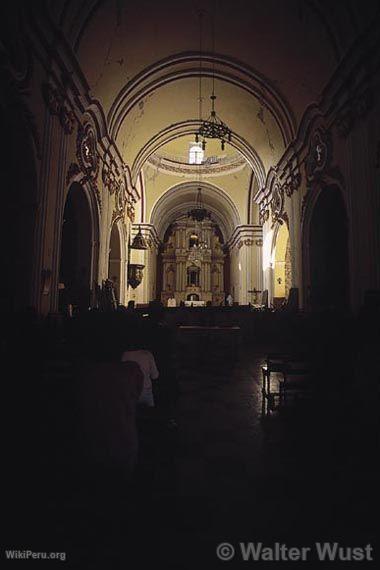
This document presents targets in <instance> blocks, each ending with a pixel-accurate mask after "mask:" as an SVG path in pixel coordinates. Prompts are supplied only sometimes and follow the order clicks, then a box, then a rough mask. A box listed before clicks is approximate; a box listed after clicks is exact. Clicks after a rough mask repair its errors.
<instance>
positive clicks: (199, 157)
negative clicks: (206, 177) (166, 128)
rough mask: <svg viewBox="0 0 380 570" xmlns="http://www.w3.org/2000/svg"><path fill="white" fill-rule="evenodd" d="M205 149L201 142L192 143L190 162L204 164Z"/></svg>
mask: <svg viewBox="0 0 380 570" xmlns="http://www.w3.org/2000/svg"><path fill="white" fill-rule="evenodd" d="M203 157H204V151H203V149H202V145H201V143H191V145H190V149H189V164H202V162H203Z"/></svg>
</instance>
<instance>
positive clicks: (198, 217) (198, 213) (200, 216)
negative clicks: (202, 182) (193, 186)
mask: <svg viewBox="0 0 380 570" xmlns="http://www.w3.org/2000/svg"><path fill="white" fill-rule="evenodd" d="M188 216H189V217H190V218H192V219H193V220H194V221H195V222H203V221H204V220H205V219H206V218H207V219H210V218H211V214H210V212H209V211H208V210H206V208H205V207H204V205H203V201H202V189H201V187H199V188H198V191H197V197H196V200H195V208H193V209H192V210H190V212H188Z"/></svg>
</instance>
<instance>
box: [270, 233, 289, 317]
mask: <svg viewBox="0 0 380 570" xmlns="http://www.w3.org/2000/svg"><path fill="white" fill-rule="evenodd" d="M273 253H274V256H273V258H274V263H273V279H274V283H273V305H274V306H275V307H279V306H280V305H281V304H282V303H283V302H284V301H285V299H286V298H287V297H288V295H289V289H290V287H291V262H290V241H289V230H288V227H287V225H286V224H282V225H281V226H280V227H279V229H278V232H277V236H276V243H275V248H274V252H273Z"/></svg>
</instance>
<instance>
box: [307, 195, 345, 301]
mask: <svg viewBox="0 0 380 570" xmlns="http://www.w3.org/2000/svg"><path fill="white" fill-rule="evenodd" d="M309 303H310V306H311V308H312V309H314V310H325V309H345V308H347V307H348V306H349V261H348V225H347V216H346V209H345V205H344V202H343V198H342V194H341V192H340V190H339V188H338V187H337V186H328V187H325V188H323V190H322V191H321V192H320V194H319V196H318V198H317V201H316V203H315V205H314V208H313V211H312V214H311V220H310V231H309Z"/></svg>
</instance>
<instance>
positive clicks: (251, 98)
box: [49, 0, 377, 186]
mask: <svg viewBox="0 0 380 570" xmlns="http://www.w3.org/2000/svg"><path fill="white" fill-rule="evenodd" d="M376 5H377V2H376V1H375V0H363V1H362V2H357V1H355V0H335V1H334V2H331V0H286V1H285V0H265V1H263V0H234V1H233V2H231V1H230V0H188V1H187V2H184V1H179V0H176V1H174V0H161V1H157V0H138V1H131V0H103V1H102V0H84V1H82V2H79V3H78V2H77V1H74V0H50V2H49V6H50V11H51V16H52V18H53V19H54V20H55V22H56V23H57V24H58V25H59V26H60V27H61V29H62V32H63V34H64V36H65V38H66V40H67V41H68V42H69V43H70V44H71V46H72V49H73V51H74V52H75V54H76V57H77V59H78V62H79V64H80V67H81V69H82V71H83V73H84V76H85V78H86V80H87V82H88V85H89V89H90V93H91V96H92V97H93V98H94V99H97V100H98V101H99V102H100V104H101V105H102V108H103V110H104V113H105V116H106V117H107V123H108V128H109V131H110V133H111V135H112V136H113V138H114V140H115V141H116V143H117V145H118V148H119V150H120V152H121V154H122V156H123V159H124V161H125V163H126V164H128V166H129V167H130V169H131V171H132V179H133V181H136V180H137V176H138V174H139V172H140V171H141V169H142V166H143V165H144V163H145V161H146V160H147V159H148V158H149V156H150V155H151V154H152V153H154V152H157V150H158V149H160V148H161V147H163V146H164V145H167V144H170V145H171V146H170V148H171V152H172V153H173V154H176V153H177V154H183V144H184V140H188V139H183V138H182V137H188V136H189V135H190V134H192V133H194V132H195V131H196V129H197V127H198V124H199V109H198V101H199V77H200V76H202V98H203V106H202V113H203V118H205V117H207V115H208V113H209V109H210V102H209V99H208V97H209V95H210V93H211V81H212V80H211V77H212V76H213V75H214V77H215V87H216V94H217V101H216V105H217V113H218V114H219V115H220V117H221V118H222V119H223V120H224V122H226V123H227V124H228V125H229V127H230V128H231V129H232V131H233V136H232V143H231V144H232V147H233V149H232V150H233V152H236V151H239V152H240V153H241V154H242V155H243V156H245V158H246V159H247V161H248V163H249V164H250V166H251V168H252V169H253V171H254V173H255V175H256V178H257V180H258V183H259V186H260V185H262V184H263V182H264V180H265V176H266V174H267V173H268V171H269V168H270V167H271V166H273V165H275V164H276V163H277V162H278V160H279V158H280V157H281V155H282V154H283V152H284V150H285V149H286V147H287V145H288V144H289V143H290V142H291V140H292V139H293V138H294V136H295V134H296V132H297V128H298V126H299V123H300V120H301V117H302V115H303V113H304V112H305V110H306V108H307V107H308V105H310V104H312V103H314V102H317V101H318V98H319V97H320V94H321V92H322V90H323V87H324V86H325V85H326V84H327V82H328V80H329V78H330V77H331V75H332V73H333V71H334V69H335V68H336V67H337V65H338V64H339V61H340V60H341V58H342V56H343V55H344V54H345V52H346V51H347V49H348V47H349V46H350V44H351V42H352V41H353V38H355V37H356V36H357V35H358V33H359V32H360V30H361V27H362V26H363V23H364V22H366V21H368V18H369V17H370V16H371V14H372V13H373V11H374V10H375V9H376ZM200 11H201V12H202V38H203V39H202V51H201V52H200V51H199V50H200V44H199V37H200V33H199V32H200V19H199V12H200ZM213 22H214V29H215V44H214V45H213V41H212V38H213ZM200 54H201V55H202V64H201V68H200ZM173 145H174V148H173ZM176 145H177V146H176Z"/></svg>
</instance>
